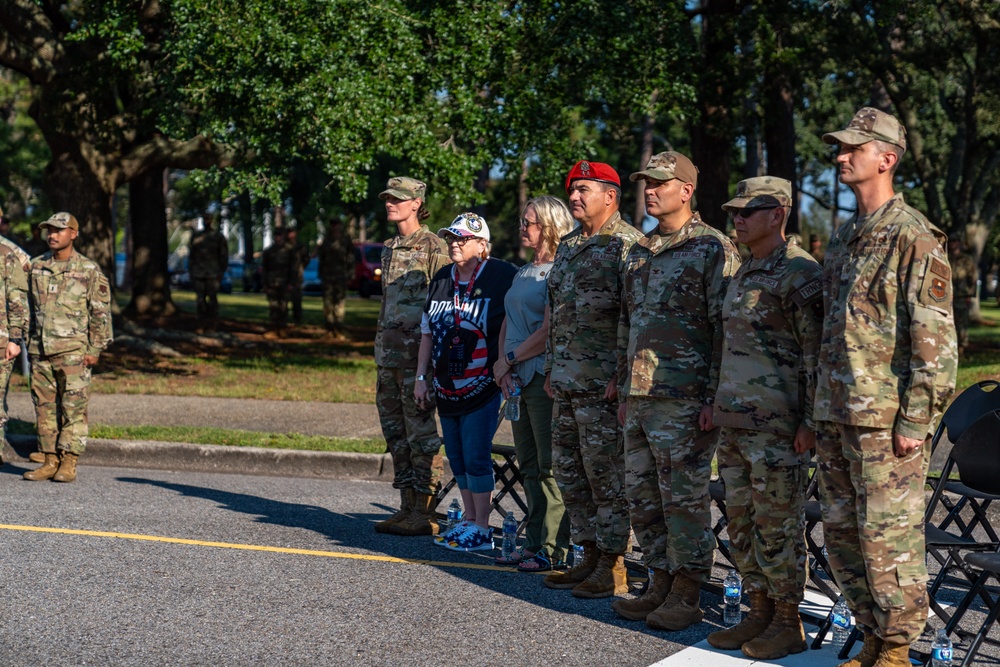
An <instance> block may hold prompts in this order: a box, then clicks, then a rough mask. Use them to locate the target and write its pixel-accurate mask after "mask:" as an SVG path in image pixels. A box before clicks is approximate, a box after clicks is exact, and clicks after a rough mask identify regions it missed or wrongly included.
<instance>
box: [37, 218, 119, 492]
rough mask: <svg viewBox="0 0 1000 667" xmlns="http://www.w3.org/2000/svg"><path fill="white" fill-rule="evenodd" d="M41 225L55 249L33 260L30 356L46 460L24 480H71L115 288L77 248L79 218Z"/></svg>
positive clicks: (83, 444) (83, 440) (84, 439)
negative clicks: (92, 375)
mask: <svg viewBox="0 0 1000 667" xmlns="http://www.w3.org/2000/svg"><path fill="white" fill-rule="evenodd" d="M41 226H42V228H43V230H44V231H46V232H47V235H48V239H49V248H50V250H49V252H47V253H45V254H43V255H41V256H39V257H36V258H35V259H34V260H33V261H32V262H31V286H30V296H31V308H32V311H33V314H34V319H33V321H32V324H31V338H30V342H29V344H28V352H29V354H30V355H31V399H32V401H33V402H34V404H35V415H36V419H37V422H38V444H39V449H40V450H41V451H42V453H43V454H44V455H45V462H44V463H43V464H42V467H40V468H38V469H37V470H32V471H29V472H26V473H24V479H27V480H31V481H38V480H46V479H51V480H54V481H56V482H72V481H73V480H75V479H76V462H77V459H78V458H79V456H80V455H81V454H83V451H84V449H85V448H86V447H87V401H88V396H89V390H90V373H91V368H93V367H94V365H95V364H96V363H97V359H98V357H99V356H100V354H101V350H103V349H104V348H105V347H107V346H108V343H110V342H111V289H110V288H109V286H108V279H107V278H106V277H105V276H104V274H103V273H102V272H101V269H100V267H99V266H97V264H95V263H94V262H92V261H90V260H89V259H87V258H86V257H84V256H83V255H81V254H80V253H78V252H76V251H75V250H74V249H73V241H74V240H75V239H76V237H77V234H78V233H79V229H80V226H79V223H77V221H76V218H74V217H73V216H72V215H70V214H69V213H56V214H55V215H53V216H52V217H51V218H49V219H48V220H46V221H45V222H43V223H42V224H41ZM57 450H58V453H57Z"/></svg>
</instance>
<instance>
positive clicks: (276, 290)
mask: <svg viewBox="0 0 1000 667" xmlns="http://www.w3.org/2000/svg"><path fill="white" fill-rule="evenodd" d="M260 261H261V269H262V272H263V274H264V293H265V294H266V295H267V314H268V322H269V325H270V327H271V328H270V331H268V332H267V333H266V334H264V338H268V339H275V338H284V337H285V336H286V335H288V329H287V328H288V298H289V296H290V294H291V290H292V284H293V283H294V282H295V281H296V280H298V279H299V274H298V268H297V264H298V260H297V258H296V256H295V250H294V246H293V245H291V244H289V243H288V242H287V239H286V235H285V232H284V230H281V229H276V230H275V232H274V243H272V244H271V245H270V246H268V248H267V250H265V251H264V253H263V255H261V260H260ZM300 282H301V281H300Z"/></svg>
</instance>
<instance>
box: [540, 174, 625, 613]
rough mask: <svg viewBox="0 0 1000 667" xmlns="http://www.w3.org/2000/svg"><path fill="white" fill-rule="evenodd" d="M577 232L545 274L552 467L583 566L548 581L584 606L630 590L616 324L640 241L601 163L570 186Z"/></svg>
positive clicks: (570, 179) (572, 178)
mask: <svg viewBox="0 0 1000 667" xmlns="http://www.w3.org/2000/svg"><path fill="white" fill-rule="evenodd" d="M566 191H567V192H568V193H569V203H570V207H569V208H570V213H572V215H573V217H574V218H576V220H577V221H578V222H579V223H580V227H578V228H577V229H575V230H574V231H572V232H570V233H569V234H567V235H566V236H564V237H563V239H562V242H561V243H560V244H559V247H558V248H557V249H556V257H555V261H554V264H553V266H552V270H551V271H550V273H549V282H548V303H549V316H550V322H551V325H550V328H549V341H548V345H547V349H546V359H545V371H546V373H547V374H548V379H547V380H546V384H545V388H546V391H548V393H549V395H550V396H552V397H553V399H555V406H554V408H553V423H552V467H553V472H555V477H556V482H557V483H558V485H559V490H560V491H561V492H562V496H563V501H564V503H565V505H566V513H567V514H568V515H569V519H570V531H571V536H572V538H573V541H574V542H576V543H577V544H582V545H583V547H584V553H585V555H584V559H583V562H582V563H576V564H574V566H573V568H572V569H570V570H568V571H566V572H554V573H552V574H551V575H549V576H547V577H545V579H544V580H543V582H544V584H545V585H546V586H548V587H549V588H558V589H573V595H574V596H576V597H582V598H602V597H608V596H610V595H618V594H621V593H625V592H626V591H627V590H628V583H627V582H626V578H625V564H624V558H623V556H624V554H625V550H626V549H627V548H628V546H629V533H630V531H629V523H628V506H627V504H626V503H627V501H626V499H625V491H624V488H623V485H624V472H623V470H622V463H623V461H622V443H621V431H620V428H619V426H618V420H617V419H616V415H615V413H616V409H617V398H618V388H617V386H616V382H615V365H616V363H617V353H616V347H617V345H616V343H617V340H616V330H615V329H616V322H617V320H618V312H619V310H620V307H621V269H622V266H623V263H624V261H625V255H626V254H628V251H629V248H631V247H632V244H633V243H635V242H636V241H637V240H638V239H639V238H641V236H642V235H641V234H640V233H639V232H638V231H637V230H636V229H635V228H634V227H632V226H631V225H629V224H628V223H626V222H625V221H624V220H622V217H621V216H620V215H619V214H618V206H619V204H620V203H621V181H620V180H619V178H618V174H617V172H615V170H614V169H613V168H611V167H610V166H609V165H606V164H603V163H601V162H578V163H577V164H576V165H575V166H574V167H573V169H572V170H571V171H570V172H569V176H567V178H566Z"/></svg>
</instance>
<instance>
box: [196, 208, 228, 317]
mask: <svg viewBox="0 0 1000 667" xmlns="http://www.w3.org/2000/svg"><path fill="white" fill-rule="evenodd" d="M190 248H191V253H190V255H189V256H188V272H189V273H190V274H191V282H192V284H193V285H194V294H195V301H196V303H197V308H198V333H202V332H203V331H206V330H207V331H215V327H216V324H217V323H218V319H219V298H218V294H219V286H220V285H221V284H222V274H223V273H225V271H226V268H227V267H228V266H229V243H228V242H227V241H226V237H225V236H223V235H222V234H221V233H220V232H219V231H218V230H216V229H215V219H214V217H213V216H211V215H206V216H205V226H204V227H203V228H201V229H200V230H198V231H196V232H195V233H194V234H193V235H192V236H191V244H190Z"/></svg>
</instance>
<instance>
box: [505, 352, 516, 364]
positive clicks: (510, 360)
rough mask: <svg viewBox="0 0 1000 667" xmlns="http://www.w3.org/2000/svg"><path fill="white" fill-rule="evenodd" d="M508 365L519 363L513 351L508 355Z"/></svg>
mask: <svg viewBox="0 0 1000 667" xmlns="http://www.w3.org/2000/svg"><path fill="white" fill-rule="evenodd" d="M507 363H508V364H514V363H517V357H515V356H514V352H513V351H511V352H508V353H507Z"/></svg>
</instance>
